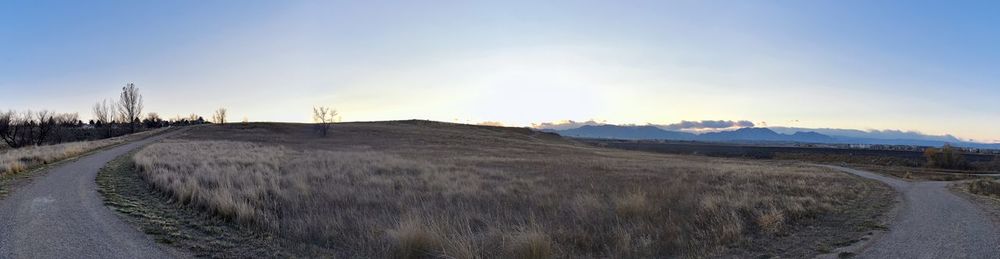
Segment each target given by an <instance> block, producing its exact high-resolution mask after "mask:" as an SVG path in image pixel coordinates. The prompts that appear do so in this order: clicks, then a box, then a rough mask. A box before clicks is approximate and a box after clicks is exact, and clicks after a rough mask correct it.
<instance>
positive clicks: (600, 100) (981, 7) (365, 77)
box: [0, 0, 1000, 142]
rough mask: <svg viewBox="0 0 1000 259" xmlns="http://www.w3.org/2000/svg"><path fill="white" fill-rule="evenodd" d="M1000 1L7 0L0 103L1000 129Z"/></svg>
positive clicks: (285, 115) (202, 111)
mask: <svg viewBox="0 0 1000 259" xmlns="http://www.w3.org/2000/svg"><path fill="white" fill-rule="evenodd" d="M997 13H1000V2H995V1H714V0H709V1H490V2H487V1H254V0H250V1H183V0H179V1H44V0H43V1H18V0H15V1H0V109H16V110H24V109H33V110H39V109H49V110H55V111H58V112H79V113H80V115H81V117H84V118H89V117H90V116H91V112H90V107H91V106H92V105H93V104H94V103H95V102H97V101H99V100H102V99H106V98H114V97H116V96H117V92H118V91H120V89H121V86H123V85H125V84H126V83H128V82H134V83H135V84H136V86H138V87H139V88H140V89H141V92H142V93H143V95H144V97H145V106H146V111H149V112H157V113H159V114H160V115H161V116H163V117H168V118H169V117H173V116H174V115H187V114H191V113H196V114H199V115H202V116H204V117H206V118H208V117H210V115H211V113H212V111H213V110H215V109H217V108H219V107H225V108H227V109H228V110H229V114H230V118H229V120H231V121H238V120H242V118H244V117H245V118H247V119H249V120H251V121H288V122H308V121H310V120H311V109H312V107H313V106H330V107H334V108H336V109H337V110H338V111H339V112H340V114H341V117H342V119H343V120H344V121H372V120H391V119H430V120H438V121H448V122H465V123H476V122H484V121H491V122H499V123H502V124H504V125H509V126H530V125H531V124H532V123H541V122H552V121H562V120H577V121H587V120H599V121H604V122H609V123H618V124H646V123H653V124H671V123H675V122H678V121H685V120H686V121H699V120H741V121H742V120H747V121H752V122H754V123H755V124H756V125H757V126H764V125H766V126H787V127H815V128H851V129H900V130H915V131H920V132H924V133H928V134H954V135H956V136H959V137H961V138H964V139H973V140H977V141H985V142H993V141H997V140H1000V84H998V83H1000V73H997V71H1000V48H998V46H1000V16H998V15H996V14H997Z"/></svg>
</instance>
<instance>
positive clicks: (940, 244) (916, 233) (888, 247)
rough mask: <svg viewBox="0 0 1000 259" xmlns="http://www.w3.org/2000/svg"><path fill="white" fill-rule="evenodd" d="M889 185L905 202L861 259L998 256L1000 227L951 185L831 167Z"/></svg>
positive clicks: (863, 252)
mask: <svg viewBox="0 0 1000 259" xmlns="http://www.w3.org/2000/svg"><path fill="white" fill-rule="evenodd" d="M826 167H829V168H833V169H837V170H840V171H843V172H847V173H851V174H855V175H858V176H861V177H865V178H869V179H874V180H878V181H881V182H884V183H886V184H888V185H890V186H892V188H893V189H895V190H896V191H898V192H899V193H900V194H901V196H902V199H903V203H902V204H901V206H900V208H899V211H898V214H897V215H896V218H895V219H894V220H893V222H892V223H891V225H890V226H889V232H888V233H886V234H885V235H883V236H882V237H881V238H879V239H877V240H874V241H873V243H871V244H870V246H869V247H868V248H867V249H865V250H863V251H860V258H997V257H998V256H1000V227H998V226H997V225H996V223H995V222H994V221H993V220H992V219H991V218H990V217H991V216H990V215H988V214H987V213H986V212H984V211H982V210H981V209H979V208H978V207H976V205H975V204H972V203H971V202H969V201H968V200H966V199H963V198H961V197H958V196H957V195H955V194H953V193H951V191H949V190H948V188H947V186H948V184H949V182H907V181H903V180H900V179H896V178H892V177H887V176H883V175H879V174H875V173H871V172H866V171H861V170H855V169H850V168H844V167H838V166H826Z"/></svg>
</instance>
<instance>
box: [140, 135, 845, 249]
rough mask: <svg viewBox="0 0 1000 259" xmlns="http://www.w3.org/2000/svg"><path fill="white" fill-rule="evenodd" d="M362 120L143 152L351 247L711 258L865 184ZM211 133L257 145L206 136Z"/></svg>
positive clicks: (210, 194) (208, 203) (329, 243)
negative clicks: (315, 133)
mask: <svg viewBox="0 0 1000 259" xmlns="http://www.w3.org/2000/svg"><path fill="white" fill-rule="evenodd" d="M338 127H340V128H338ZM351 127H355V126H350V125H346V126H335V128H334V133H331V135H333V136H338V135H337V131H338V130H339V131H340V133H341V134H342V135H340V136H341V139H339V140H338V139H336V137H334V139H333V140H323V139H309V138H307V137H304V135H303V136H300V137H289V136H290V135H289V134H293V133H288V132H285V133H281V131H274V129H269V130H262V131H259V130H254V129H250V130H249V131H252V132H254V133H252V134H250V133H246V132H243V133H239V132H226V133H225V134H221V133H220V132H214V133H213V132H202V133H198V132H192V133H191V135H189V136H188V137H187V138H188V139H186V140H171V141H167V142H164V143H159V144H154V145H151V146H149V147H147V148H145V149H144V150H142V151H140V152H139V153H137V154H136V155H135V158H134V159H135V162H136V164H137V166H138V167H139V168H140V169H141V175H142V176H143V177H145V179H147V180H148V181H149V182H151V183H153V185H154V186H156V187H157V188H158V189H160V190H162V191H164V192H167V193H170V194H171V195H172V196H173V197H175V199H176V200H177V201H179V202H182V203H185V204H190V205H192V206H196V207H199V208H202V209H204V210H206V211H210V212H214V213H217V214H218V215H223V216H226V217H229V218H231V219H233V220H236V221H238V222H242V223H244V224H247V225H250V226H254V227H258V228H260V229H263V230H266V231H270V232H272V233H275V234H277V235H279V236H282V237H286V238H290V239H292V240H296V241H299V242H309V243H313V244H317V245H321V246H325V247H329V248H331V249H334V250H336V251H338V252H339V253H341V254H342V255H344V256H349V257H350V256H365V257H399V258H414V257H425V256H444V257H456V258H495V257H511V258H549V257H664V256H666V257H678V256H680V257H688V256H694V257H699V256H711V255H714V254H716V253H717V252H719V251H721V249H723V248H724V247H725V246H727V245H729V244H733V243H735V242H740V241H745V240H746V239H747V238H748V237H749V236H753V235H755V234H768V233H776V232H779V231H781V230H782V229H784V228H786V227H788V226H789V225H790V224H792V223H794V222H796V221H798V220H801V219H803V218H808V217H812V216H815V215H818V214H820V213H825V212H828V211H831V210H835V209H836V208H839V206H842V205H844V204H847V203H850V202H851V201H854V200H857V199H859V198H861V197H860V196H861V195H863V194H861V193H859V192H857V191H855V190H857V189H858V186H859V185H860V184H861V182H860V181H859V180H857V179H855V178H852V177H849V176H846V175H844V174H841V173H837V172H833V171H831V170H827V169H820V168H814V167H806V166H799V165H794V164H775V163H768V162H759V161H745V160H730V159H716V158H707V157H691V156H670V155H658V154H647V153H638V152H627V151H617V150H605V149H596V148H590V147H585V146H580V145H575V144H573V143H570V142H566V141H562V140H552V139H543V138H537V137H538V136H530V135H529V136H528V137H525V136H523V135H524V134H520V133H517V134H515V135H516V136H515V137H512V136H506V135H508V134H511V133H509V132H501V133H497V134H499V135H494V133H493V132H491V131H476V130H472V131H469V130H465V129H463V130H460V131H461V132H463V133H462V135H461V136H456V135H450V133H448V130H451V128H448V127H445V128H444V131H437V132H436V133H437V134H430V133H428V132H415V131H414V130H412V129H410V128H407V127H405V126H392V127H384V125H374V126H372V125H368V126H364V125H363V126H358V127H360V129H364V128H365V127H368V130H359V128H355V129H352V128H351ZM393 127H396V128H393ZM200 130H201V131H205V130H224V129H207V128H206V129H200ZM418 130H419V129H418ZM422 130H425V131H433V130H434V129H426V128H424V129H422ZM352 132H353V133H352ZM213 134H217V135H213ZM239 134H247V135H245V136H243V137H240V135H239ZM352 134H353V135H352ZM406 134H411V135H412V134H418V135H424V136H425V137H423V138H414V137H412V136H406ZM209 135H211V136H212V137H213V138H216V137H218V136H228V137H229V138H233V139H243V140H255V142H247V141H207V140H196V139H203V138H208V137H207V136H209ZM292 136H294V135H292ZM400 136H402V137H400ZM494 137H495V138H494ZM543 137H544V136H543ZM296 138H302V139H303V140H301V142H300V144H297V145H296V144H295V139H296ZM363 139H367V141H364V140H363ZM324 141H325V142H324ZM317 142H318V143H320V144H329V146H322V145H320V144H316V143H317ZM336 143H340V145H335V144H336ZM318 147H327V148H326V150H321V149H320V148H318Z"/></svg>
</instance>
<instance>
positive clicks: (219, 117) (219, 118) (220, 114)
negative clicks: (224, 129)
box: [212, 108, 226, 124]
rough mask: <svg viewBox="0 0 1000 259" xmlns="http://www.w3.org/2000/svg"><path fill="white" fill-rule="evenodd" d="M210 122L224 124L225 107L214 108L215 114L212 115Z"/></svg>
mask: <svg viewBox="0 0 1000 259" xmlns="http://www.w3.org/2000/svg"><path fill="white" fill-rule="evenodd" d="M212 122H215V123H218V124H226V108H219V109H218V110H215V114H214V115H212Z"/></svg>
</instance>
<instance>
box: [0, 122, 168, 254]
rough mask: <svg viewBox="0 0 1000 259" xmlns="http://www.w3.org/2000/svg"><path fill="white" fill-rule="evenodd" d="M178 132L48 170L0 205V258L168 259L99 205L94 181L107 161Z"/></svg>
mask: <svg viewBox="0 0 1000 259" xmlns="http://www.w3.org/2000/svg"><path fill="white" fill-rule="evenodd" d="M177 133H179V131H174V132H171V133H166V134H163V135H160V136H154V137H150V138H147V139H145V140H140V141H137V142H133V143H129V144H125V145H121V146H118V147H115V148H112V149H109V150H105V151H101V152H98V153H95V154H92V155H89V156H86V157H83V158H80V159H79V160H76V161H71V162H68V163H65V164H62V165H60V166H58V167H54V168H51V169H48V170H49V171H48V172H47V173H46V174H44V175H41V176H38V177H37V178H35V179H34V180H33V181H32V182H31V183H29V184H27V185H26V186H23V187H21V188H19V189H18V190H16V191H15V192H14V193H11V195H10V196H8V197H7V198H5V199H3V200H0V258H172V257H179V256H183V255H182V254H180V253H178V252H176V251H174V250H172V249H169V248H165V247H162V246H160V245H157V244H156V243H155V242H154V241H153V240H152V239H150V238H149V237H147V236H146V235H145V234H143V233H141V232H139V231H137V230H135V229H133V228H132V227H130V226H129V225H127V224H125V223H124V222H122V221H121V220H119V219H118V216H116V215H115V214H114V212H112V211H111V210H110V209H108V208H107V207H105V206H104V204H103V201H102V199H101V197H100V194H98V193H97V184H96V183H95V177H96V176H97V172H98V170H100V168H101V167H103V166H104V165H105V164H106V163H107V162H108V161H111V160H112V159H114V158H116V157H118V156H121V155H123V154H126V153H128V152H129V151H131V150H133V149H135V148H138V147H140V146H142V145H144V144H147V143H150V142H153V141H157V140H159V139H162V138H164V137H167V136H169V135H173V134H177Z"/></svg>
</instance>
